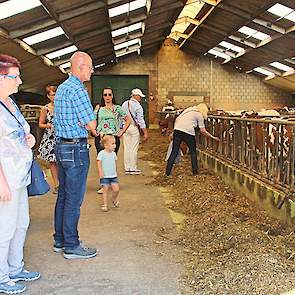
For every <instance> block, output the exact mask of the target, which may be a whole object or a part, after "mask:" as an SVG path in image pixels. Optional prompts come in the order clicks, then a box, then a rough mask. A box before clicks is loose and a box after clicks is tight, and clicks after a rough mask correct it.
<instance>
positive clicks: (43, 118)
mask: <svg viewBox="0 0 295 295" xmlns="http://www.w3.org/2000/svg"><path fill="white" fill-rule="evenodd" d="M56 89H57V87H56V86H50V85H49V86H47V87H46V96H47V98H48V99H49V101H50V102H49V103H48V104H47V105H45V106H44V107H43V108H42V110H41V113H40V118H39V127H40V128H43V129H44V134H43V137H42V140H41V143H40V147H39V157H40V158H41V159H43V160H45V161H48V162H49V167H50V171H51V175H52V179H53V185H54V189H53V194H57V192H58V175H57V165H56V157H55V154H54V148H55V144H56V140H55V134H54V128H53V111H54V97H55V92H56Z"/></svg>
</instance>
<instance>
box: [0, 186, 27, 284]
mask: <svg viewBox="0 0 295 295" xmlns="http://www.w3.org/2000/svg"><path fill="white" fill-rule="evenodd" d="M29 223H30V217H29V202H28V192H27V187H26V186H24V187H21V188H19V189H17V190H14V191H12V192H11V201H8V202H0V283H4V282H7V281H9V275H16V274H18V273H19V272H20V271H21V270H22V268H23V266H24V263H23V252H24V243H25V239H26V232H27V229H28V227H29Z"/></svg>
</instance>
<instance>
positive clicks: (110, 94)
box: [103, 93, 113, 96]
mask: <svg viewBox="0 0 295 295" xmlns="http://www.w3.org/2000/svg"><path fill="white" fill-rule="evenodd" d="M103 96H113V94H112V93H104V94H103Z"/></svg>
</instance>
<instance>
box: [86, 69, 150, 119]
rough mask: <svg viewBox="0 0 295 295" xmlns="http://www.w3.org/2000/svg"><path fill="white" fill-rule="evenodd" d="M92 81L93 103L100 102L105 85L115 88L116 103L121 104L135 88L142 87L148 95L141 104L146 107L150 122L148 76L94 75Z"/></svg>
mask: <svg viewBox="0 0 295 295" xmlns="http://www.w3.org/2000/svg"><path fill="white" fill-rule="evenodd" d="M91 81H92V104H93V105H96V104H98V103H100V101H101V95H102V89H103V88H104V87H111V88H112V89H113V91H114V95H115V99H116V103H117V104H120V105H122V103H123V102H124V101H125V100H128V99H129V98H130V94H131V90H132V89H133V88H139V89H141V91H142V92H143V93H144V94H145V95H146V97H145V98H143V99H142V100H141V105H142V107H143V109H144V116H145V120H146V123H147V124H148V103H147V101H148V97H149V94H148V76H131V75H130V76H129V75H126V76H125V75H124V76H120V75H93V76H92V79H91Z"/></svg>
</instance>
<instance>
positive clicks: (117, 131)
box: [95, 87, 131, 154]
mask: <svg viewBox="0 0 295 295" xmlns="http://www.w3.org/2000/svg"><path fill="white" fill-rule="evenodd" d="M123 121H125V122H124V127H122V126H123V124H122V122H123ZM130 122H131V119H130V117H129V116H128V115H127V114H126V112H124V111H123V109H122V107H121V106H120V105H117V104H116V101H115V98H114V94H113V90H112V88H110V87H106V88H104V89H103V91H102V99H101V104H100V107H99V110H98V111H97V128H96V129H97V132H98V133H99V136H98V137H96V138H95V147H96V150H97V153H99V152H100V151H101V150H103V149H104V148H103V147H102V146H101V144H100V140H101V138H102V137H103V136H104V135H105V134H111V135H113V136H114V137H115V139H116V149H115V153H116V154H117V153H118V151H119V147H120V138H121V137H122V135H123V134H124V133H125V132H126V130H127V129H128V127H129V125H130ZM121 127H122V128H121Z"/></svg>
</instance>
